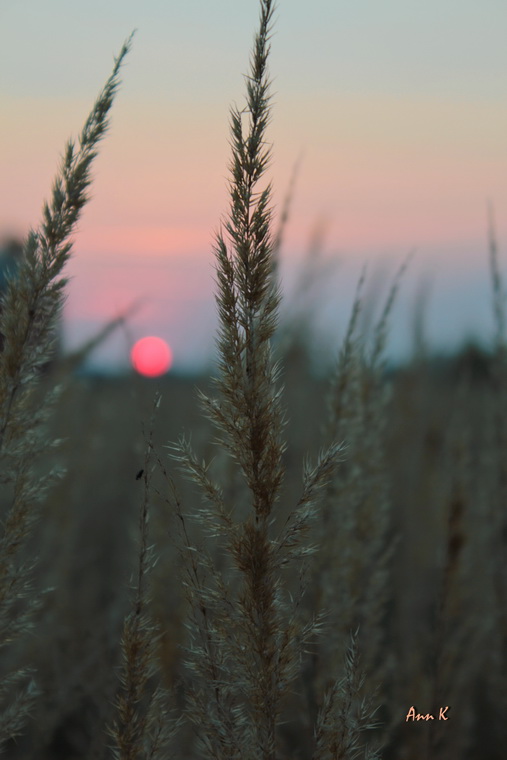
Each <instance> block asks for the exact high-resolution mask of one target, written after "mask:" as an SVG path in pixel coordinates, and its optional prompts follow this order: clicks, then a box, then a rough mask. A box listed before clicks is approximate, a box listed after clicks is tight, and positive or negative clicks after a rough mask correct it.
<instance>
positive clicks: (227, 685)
mask: <svg viewBox="0 0 507 760" xmlns="http://www.w3.org/2000/svg"><path fill="white" fill-rule="evenodd" d="M260 6H261V11H260V26H259V30H258V32H257V35H256V37H255V42H254V49H253V54H252V57H251V66H250V74H249V76H248V77H247V78H246V87H247V106H246V109H245V110H244V111H239V110H238V109H237V108H234V109H232V111H231V135H232V139H231V142H232V162H231V167H230V168H231V174H232V180H231V182H230V196H231V207H230V216H229V218H228V220H227V221H226V222H225V233H227V236H228V240H226V237H225V234H224V233H223V232H222V231H221V232H220V233H219V234H218V235H217V240H216V246H215V254H216V262H217V263H216V271H217V290H218V294H217V305H218V312H219V337H218V350H219V376H218V378H217V380H216V385H217V387H218V390H219V394H220V397H219V398H218V399H215V398H211V397H209V396H207V395H205V394H203V393H201V394H200V400H201V403H202V405H203V408H204V411H205V413H206V414H207V415H208V416H209V418H210V419H211V420H212V422H213V423H214V426H215V429H216V431H217V444H218V445H219V446H220V447H221V448H223V449H224V450H225V451H227V452H228V453H229V455H230V457H231V458H232V460H233V461H235V462H236V464H237V466H238V468H239V471H240V472H241V473H242V477H243V480H244V485H245V488H244V495H243V497H242V498H241V499H240V500H239V502H240V503H238V502H236V504H233V505H232V506H230V505H228V504H226V503H225V501H224V496H223V492H222V489H221V488H220V487H219V486H217V485H216V484H215V483H214V481H213V479H212V477H211V474H210V472H209V468H208V466H207V465H206V463H202V462H200V461H199V459H198V458H197V457H196V456H195V454H194V453H193V451H192V448H191V446H190V444H189V443H188V442H187V441H186V440H181V441H180V443H179V444H178V445H177V446H176V447H175V449H176V451H175V456H176V457H177V458H178V459H179V460H180V462H181V466H182V469H183V470H184V472H185V473H186V475H187V476H189V477H190V478H191V479H193V480H194V481H195V482H197V484H198V485H199V486H200V489H201V491H202V494H203V496H204V498H205V500H206V502H207V505H208V506H207V507H206V508H205V509H203V510H201V522H202V523H203V525H204V528H205V529H206V530H207V531H208V533H209V534H210V537H213V538H217V537H218V540H219V541H221V542H222V548H223V547H225V557H224V558H223V559H222V568H219V567H217V565H216V562H215V561H214V559H213V557H212V556H211V555H210V554H209V553H207V552H202V551H199V552H194V551H192V549H193V548H194V547H192V546H190V545H189V546H188V548H189V550H190V551H189V552H188V553H189V554H190V555H191V557H190V562H191V565H190V569H189V571H188V573H187V576H186V583H187V584H188V587H189V597H190V599H191V603H192V607H191V610H192V611H191V620H190V632H191V644H190V645H189V647H188V650H187V660H188V664H189V666H190V668H191V669H192V671H193V675H194V685H193V686H192V688H191V689H190V709H189V715H190V717H191V719H192V720H194V722H195V724H196V725H197V726H198V727H199V729H200V736H201V750H202V751H203V753H204V754H205V756H208V757H213V758H216V759H217V760H218V759H219V758H220V759H225V758H238V760H239V758H241V760H249V759H252V760H253V759H254V758H262V760H275V758H277V757H279V749H278V744H279V737H278V728H279V725H280V721H281V713H282V699H283V697H284V695H285V694H286V692H287V689H288V685H289V684H290V683H291V681H293V680H294V678H296V677H297V675H298V671H299V662H300V659H301V657H302V650H303V647H304V643H305V641H307V640H308V638H309V637H311V635H312V633H313V630H314V626H313V624H312V623H309V624H306V625H305V624H304V623H302V622H301V621H300V619H299V605H298V601H297V600H296V601H293V602H292V603H291V602H289V594H288V589H287V588H286V585H285V583H284V575H283V568H284V567H285V565H286V564H287V563H288V562H289V561H290V560H291V559H294V558H295V557H296V556H297V555H298V553H299V555H301V554H304V553H305V552H306V551H307V549H306V548H305V547H304V546H302V545H301V543H302V536H303V533H304V532H305V531H306V530H307V529H308V524H309V520H310V518H311V516H312V512H313V509H314V506H315V499H316V496H317V494H318V492H319V490H320V488H321V487H322V486H323V484H324V483H325V482H326V480H327V479H328V478H329V476H330V471H331V469H332V467H333V464H334V462H335V460H336V457H337V451H338V447H336V446H331V447H330V448H329V450H328V451H327V452H326V453H324V454H323V455H322V457H321V459H320V460H319V462H318V463H317V465H316V467H315V468H310V467H308V468H307V469H306V471H305V474H304V490H303V496H302V498H301V500H300V503H299V505H297V507H296V509H295V510H294V512H293V513H292V514H291V516H290V517H289V519H288V520H287V523H286V525H285V527H284V528H283V529H282V530H281V531H280V532H279V534H278V535H277V536H275V535H274V533H273V524H274V522H275V520H276V514H275V506H276V504H277V501H278V499H279V496H280V488H281V485H282V480H283V464H282V455H283V453H284V449H285V443H284V441H283V438H282V433H283V427H284V420H283V411H282V406H281V391H280V389H279V387H278V381H279V369H278V367H277V365H276V364H275V363H274V361H273V359H272V357H271V346H270V341H271V338H272V336H273V333H274V330H275V326H276V321H277V312H278V304H279V300H280V296H279V292H278V289H277V286H276V283H275V282H274V280H273V276H272V273H273V240H272V235H271V209H270V197H271V191H270V186H269V185H268V186H267V187H265V188H264V189H260V188H259V182H260V180H261V179H262V177H263V175H264V172H265V170H266V167H267V165H268V162H269V158H270V149H269V147H267V146H266V141H265V132H266V127H267V125H268V122H269V116H270V109H269V104H270V95H269V80H268V75H267V59H268V54H269V36H270V28H271V21H272V16H273V2H272V1H271V0H261V3H260ZM245 114H248V125H245V124H244V116H245ZM224 564H225V567H224V566H223V565H224Z"/></svg>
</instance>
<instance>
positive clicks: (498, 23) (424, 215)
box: [0, 0, 507, 370]
mask: <svg viewBox="0 0 507 760" xmlns="http://www.w3.org/2000/svg"><path fill="white" fill-rule="evenodd" d="M257 12H258V8H257V3H256V2H250V1H248V0H241V1H240V2H238V1H237V0H214V2H213V3H210V2H209V0H191V1H189V2H186V3H179V2H167V1H166V0H145V2H143V3H142V4H141V3H139V2H133V0H106V1H105V2H104V0H100V1H99V0H89V1H88V2H87V3H86V4H78V3H69V2H67V1H66V0H47V2H44V3H40V2H38V0H2V3H1V4H0V72H1V73H0V78H1V79H0V88H1V89H0V101H1V113H2V118H1V119H0V151H1V178H2V181H1V183H0V236H1V237H3V238H5V237H7V236H14V237H22V236H23V235H24V234H25V233H26V231H27V230H28V228H29V226H30V225H34V226H35V225H37V223H38V220H39V218H40V211H41V199H42V198H45V197H48V195H49V192H50V187H51V182H52V178H53V176H54V172H55V166H56V163H57V160H58V157H59V155H60V154H61V152H62V150H63V147H64V144H65V141H66V140H67V138H68V137H69V136H70V135H76V134H77V133H78V131H79V129H80V127H81V125H82V123H83V121H84V118H85V117H86V114H87V113H88V111H89V108H90V106H91V104H92V102H93V99H94V98H95V95H96V93H97V92H98V90H99V88H100V86H101V85H102V83H103V82H104V81H105V78H106V77H107V75H108V73H109V71H110V68H111V63H112V57H113V55H114V54H115V53H116V52H117V51H118V50H119V48H120V46H121V43H122V41H123V40H124V38H125V37H126V36H128V34H130V32H131V31H132V30H133V29H134V28H135V29H137V33H136V38H135V44H134V48H133V50H132V53H131V55H130V56H129V58H128V62H127V64H126V66H125V68H124V71H123V80H124V81H123V84H122V89H121V93H120V95H119V97H118V99H117V102H116V103H115V106H114V110H113V117H112V126H111V130H110V134H109V135H108V136H107V139H106V142H105V144H104V145H103V148H102V150H101V155H100V156H99V158H98V161H97V164H96V169H95V180H94V184H93V188H92V190H91V192H92V195H93V201H92V202H91V203H90V204H89V206H88V207H87V208H86V209H85V213H84V215H83V218H82V221H81V223H80V227H79V234H78V235H77V236H76V243H75V256H74V259H73V261H72V263H71V265H70V267H69V272H68V273H69V275H70V276H71V277H72V283H71V286H70V290H69V296H68V300H67V305H66V311H65V324H64V341H65V344H66V345H67V346H68V347H76V346H78V345H80V344H81V343H82V341H83V340H85V339H86V338H87V337H89V336H91V335H93V334H94V333H96V332H97V330H98V329H100V327H101V325H103V324H104V323H105V322H107V321H108V320H110V319H113V318H114V317H116V316H117V315H118V314H120V313H121V312H122V311H124V310H125V309H126V308H128V306H129V305H130V304H132V303H133V302H134V301H136V300H137V299H139V298H143V299H144V301H143V304H142V307H141V308H139V310H138V311H137V312H136V314H135V316H133V317H132V318H131V320H130V323H129V331H130V333H129V335H126V334H125V332H124V331H123V332H121V331H117V332H116V333H115V334H114V335H113V336H112V337H111V338H110V339H109V340H108V341H107V342H106V343H105V344H104V345H102V346H101V348H100V349H99V351H98V352H97V353H96V354H95V355H94V358H93V362H94V363H95V364H96V365H97V366H101V367H109V368H110V369H117V368H120V367H122V366H125V365H126V364H127V363H128V347H129V342H131V341H132V340H134V339H136V338H139V337H142V336H143V335H146V334H156V335H160V336H161V337H163V338H164V339H165V340H167V341H168V342H169V343H170V345H171V347H172V349H173V352H174V366H175V368H179V369H182V370H190V369H192V370H196V369H200V368H202V367H203V366H205V365H206V364H207V363H208V362H209V360H210V357H211V356H212V354H213V338H212V336H213V332H214V328H215V309H214V302H213V295H212V293H213V264H212V261H213V259H212V245H213V233H214V231H216V230H217V228H218V225H219V223H220V219H221V218H222V217H223V214H224V213H225V212H226V210H227V205H228V199H227V171H226V166H227V162H228V156H229V145H228V109H229V105H230V104H231V103H232V102H237V103H238V104H239V105H241V103H242V97H243V96H242V92H243V81H242V77H241V72H244V71H245V70H246V67H247V61H246V59H245V51H246V50H248V49H249V46H250V43H251V39H252V30H253V29H254V27H255V23H256V19H257ZM278 17H279V19H280V22H279V23H277V25H276V28H275V31H274V45H273V52H272V58H271V71H272V74H273V79H274V85H273V89H274V102H275V108H274V115H273V122H272V125H271V130H270V136H271V138H272V140H273V143H274V158H273V164H272V177H273V182H274V188H275V200H276V203H277V207H278V209H280V208H281V206H282V204H283V198H284V195H285V193H286V192H287V188H288V186H289V184H290V177H291V174H292V172H293V168H294V164H295V163H296V162H297V161H298V159H299V161H300V163H299V171H298V178H297V182H296V188H295V192H294V198H293V202H292V206H291V215H290V222H289V224H288V226H287V229H286V233H285V236H284V243H283V249H282V270H281V271H282V277H283V282H284V286H285V291H286V293H287V300H288V301H290V300H291V298H292V297H293V296H294V293H295V292H297V285H296V284H295V283H297V278H298V274H297V272H298V269H299V270H301V267H302V266H303V263H302V261H303V259H304V257H305V255H306V252H307V251H308V249H309V248H310V247H311V245H312V240H314V242H315V238H317V239H318V246H319V249H320V256H321V258H322V259H324V260H326V259H334V260H336V262H337V264H336V266H335V267H333V269H332V276H331V275H330V274H329V273H328V274H327V275H326V278H325V279H326V289H325V291H324V292H322V293H321V296H320V298H319V301H320V307H319V308H320V315H319V314H317V315H316V322H317V324H318V325H320V328H321V329H320V335H321V341H322V345H323V346H324V347H326V346H327V347H329V346H330V345H333V346H334V345H336V333H337V331H339V330H340V329H341V326H342V325H343V323H344V321H345V320H346V318H347V316H348V313H349V309H350V305H351V302H352V298H353V292H354V289H355V283H356V281H357V278H358V276H359V272H360V269H361V267H362V266H363V264H364V263H365V262H369V268H370V277H371V278H372V281H374V282H376V283H377V285H378V289H381V288H382V287H383V283H385V282H386V281H387V279H388V278H389V277H390V275H391V274H392V272H393V271H394V269H395V268H396V267H397V266H398V265H399V262H400V261H401V260H402V259H403V257H404V256H405V255H406V254H407V253H408V252H409V251H410V250H415V251H416V253H415V258H414V260H413V262H412V264H411V266H410V270H409V273H408V274H407V277H406V281H405V283H404V287H403V289H402V294H401V298H400V303H399V305H398V311H397V316H396V318H395V319H394V322H393V326H392V330H391V338H390V351H391V353H392V354H393V355H394V356H402V355H403V354H406V352H407V351H408V350H409V346H410V341H411V330H410V315H411V313H412V312H413V309H414V301H415V300H416V298H417V293H419V292H420V290H421V288H423V289H424V288H426V289H427V292H428V304H427V317H426V322H427V332H428V336H429V339H430V340H431V342H432V345H433V346H434V347H435V348H449V347H452V346H455V345H456V343H457V342H459V341H461V340H463V339H464V338H467V337H471V336H476V337H480V336H484V335H489V334H491V325H492V322H491V305H490V304H491V300H490V285H489V273H488V268H487V233H486V229H487V213H486V208H487V203H488V201H490V202H491V203H492V204H493V206H494V208H495V215H496V224H497V234H498V238H499V241H500V243H501V241H502V240H503V239H505V234H504V233H505V226H506V222H505V219H506V209H507V141H506V138H505V135H506V134H507V100H506V97H505V93H506V92H507V48H506V46H505V44H504V43H505V29H506V23H507V6H506V5H505V3H503V2H501V1H500V0H488V2H487V3H486V4H484V3H479V2H476V0H439V1H438V2H436V0H431V1H430V2H426V3H420V2H418V1H417V0H388V1H387V2H384V3H378V2H376V0H357V2H354V3H345V4H342V3H336V2H331V0H315V1H314V2H313V3H312V6H311V7H310V5H309V4H308V3H307V2H303V0H290V2H288V0H280V2H279V3H278ZM291 294H292V295H291ZM326 331H327V332H326ZM326 334H327V338H326ZM326 341H327V342H326ZM317 342H318V341H317V339H316V343H317ZM328 350H329V349H328Z"/></svg>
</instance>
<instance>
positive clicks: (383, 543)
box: [315, 260, 408, 733]
mask: <svg viewBox="0 0 507 760" xmlns="http://www.w3.org/2000/svg"><path fill="white" fill-rule="evenodd" d="M407 264H408V260H407V261H405V262H404V263H403V264H402V266H401V267H400V269H399V271H398V273H397V275H396V276H395V278H394V280H393V283H392V286H391V288H390V290H389V293H388V296H387V299H386V302H385V305H384V308H383V310H382V312H381V315H380V318H379V320H378V322H377V325H376V327H375V329H374V332H373V345H372V347H371V349H370V351H369V352H368V351H366V349H365V346H364V337H363V336H360V335H358V325H359V321H360V317H361V312H362V308H363V296H362V291H363V287H364V282H365V271H364V270H363V273H362V275H361V277H360V280H359V283H358V287H357V292H356V296H355V299H354V303H353V307H352V313H351V317H350V320H349V324H348V328H347V331H346V335H345V338H344V341H343V345H342V348H341V351H340V355H339V359H338V365H337V368H336V371H335V373H334V377H333V379H332V382H331V387H330V393H329V400H328V406H329V416H328V421H327V426H326V437H327V439H328V440H333V439H340V440H344V441H345V445H346V449H345V451H346V456H345V459H344V463H343V465H342V467H341V468H340V471H339V472H336V473H335V477H334V478H333V479H332V481H331V483H330V484H329V485H328V487H327V489H326V500H325V503H324V507H323V509H322V513H321V514H322V519H321V524H320V531H321V533H320V535H321V542H322V549H321V553H320V556H319V563H318V565H317V568H316V572H317V577H318V578H319V580H318V581H316V582H318V583H319V587H320V589H321V594H320V599H319V605H322V606H323V607H324V608H328V609H330V610H331V619H330V625H331V626H332V630H333V635H332V637H330V638H329V640H326V645H329V644H330V645H331V646H330V647H329V646H327V647H326V649H325V650H323V652H322V653H321V657H323V658H324V662H325V671H324V676H325V677H327V674H328V673H329V664H330V663H333V665H334V667H339V663H340V660H341V659H342V658H343V657H344V656H345V652H346V647H347V641H348V639H349V636H350V634H351V632H352V631H354V630H357V629H358V628H359V634H358V645H359V648H360V650H361V653H362V659H363V667H364V670H365V690H366V691H367V692H368V693H372V691H373V690H374V689H375V688H377V687H378V686H379V685H380V684H381V683H382V684H383V686H384V687H385V688H386V687H387V682H388V680H389V675H392V672H391V673H390V671H392V659H391V657H392V655H393V653H392V652H390V650H389V647H387V640H386V621H385V614H386V605H387V602H388V600H389V596H390V589H389V561H390V558H391V556H392V552H393V541H392V539H391V538H390V537H389V536H390V527H391V525H390V522H391V506H390V497H389V493H388V483H387V479H386V462H385V456H386V454H385V451H386V421H387V403H388V399H389V391H388V388H387V386H386V380H385V377H384V362H385V359H384V349H385V343H386V337H387V326H388V322H389V317H390V314H391V312H392V308H393V305H394V302H395V298H396V293H397V289H398V286H399V281H400V278H401V277H402V275H403V273H404V271H405V268H406V266H407ZM331 537H332V538H331ZM336 597H338V598H340V599H341V600H342V603H341V605H340V607H339V608H337V607H336V605H333V599H335V598H336ZM386 652H387V653H388V654H387V655H386ZM315 667H317V668H318V663H316V664H315ZM386 731H387V727H385V728H384V733H386Z"/></svg>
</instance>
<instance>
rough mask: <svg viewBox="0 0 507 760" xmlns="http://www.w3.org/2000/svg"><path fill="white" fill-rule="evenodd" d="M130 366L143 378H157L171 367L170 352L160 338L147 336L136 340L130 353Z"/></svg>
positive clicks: (171, 358)
mask: <svg viewBox="0 0 507 760" xmlns="http://www.w3.org/2000/svg"><path fill="white" fill-rule="evenodd" d="M130 358H131V361H132V366H133V367H134V369H135V370H136V371H137V372H139V374H140V375H144V376H145V377H159V376H160V375H164V374H165V373H166V372H167V371H168V370H169V369H170V367H171V364H172V360H173V356H172V351H171V349H170V348H169V346H168V345H167V343H166V342H165V340H162V338H157V337H154V336H149V337H146V338H141V339H140V340H138V341H137V342H136V343H135V344H134V346H133V348H132V351H131V352H130Z"/></svg>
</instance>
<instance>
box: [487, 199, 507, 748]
mask: <svg viewBox="0 0 507 760" xmlns="http://www.w3.org/2000/svg"><path fill="white" fill-rule="evenodd" d="M488 243H489V264H490V273H491V283H492V291H493V293H492V295H493V317H494V325H495V338H494V356H493V399H494V401H493V405H492V407H491V408H490V417H491V422H490V426H491V431H492V434H491V437H492V443H493V452H494V453H493V456H494V473H493V477H494V479H495V490H494V494H493V498H492V505H493V506H492V508H491V507H490V509H489V514H488V523H489V525H490V534H489V536H490V546H491V556H492V557H493V587H494V591H495V597H496V598H495V605H494V618H495V623H494V625H495V627H496V635H497V646H496V647H495V648H491V650H490V651H491V657H492V660H493V664H492V673H493V674H494V675H493V688H494V691H495V697H494V698H495V702H496V704H498V705H501V706H502V707H501V708H500V709H501V710H502V711H505V710H506V709H507V697H506V695H507V689H506V678H505V673H506V667H507V562H506V551H507V549H506V547H507V514H506V504H507V460H506V455H505V453H506V451H507V317H506V307H505V299H506V293H505V285H504V282H503V277H502V273H501V271H500V265H499V261H498V243H497V238H496V231H495V221H494V215H493V207H492V205H491V204H489V206H488ZM501 730H502V736H503V739H504V740H505V738H507V733H506V729H505V722H502V725H501Z"/></svg>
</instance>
